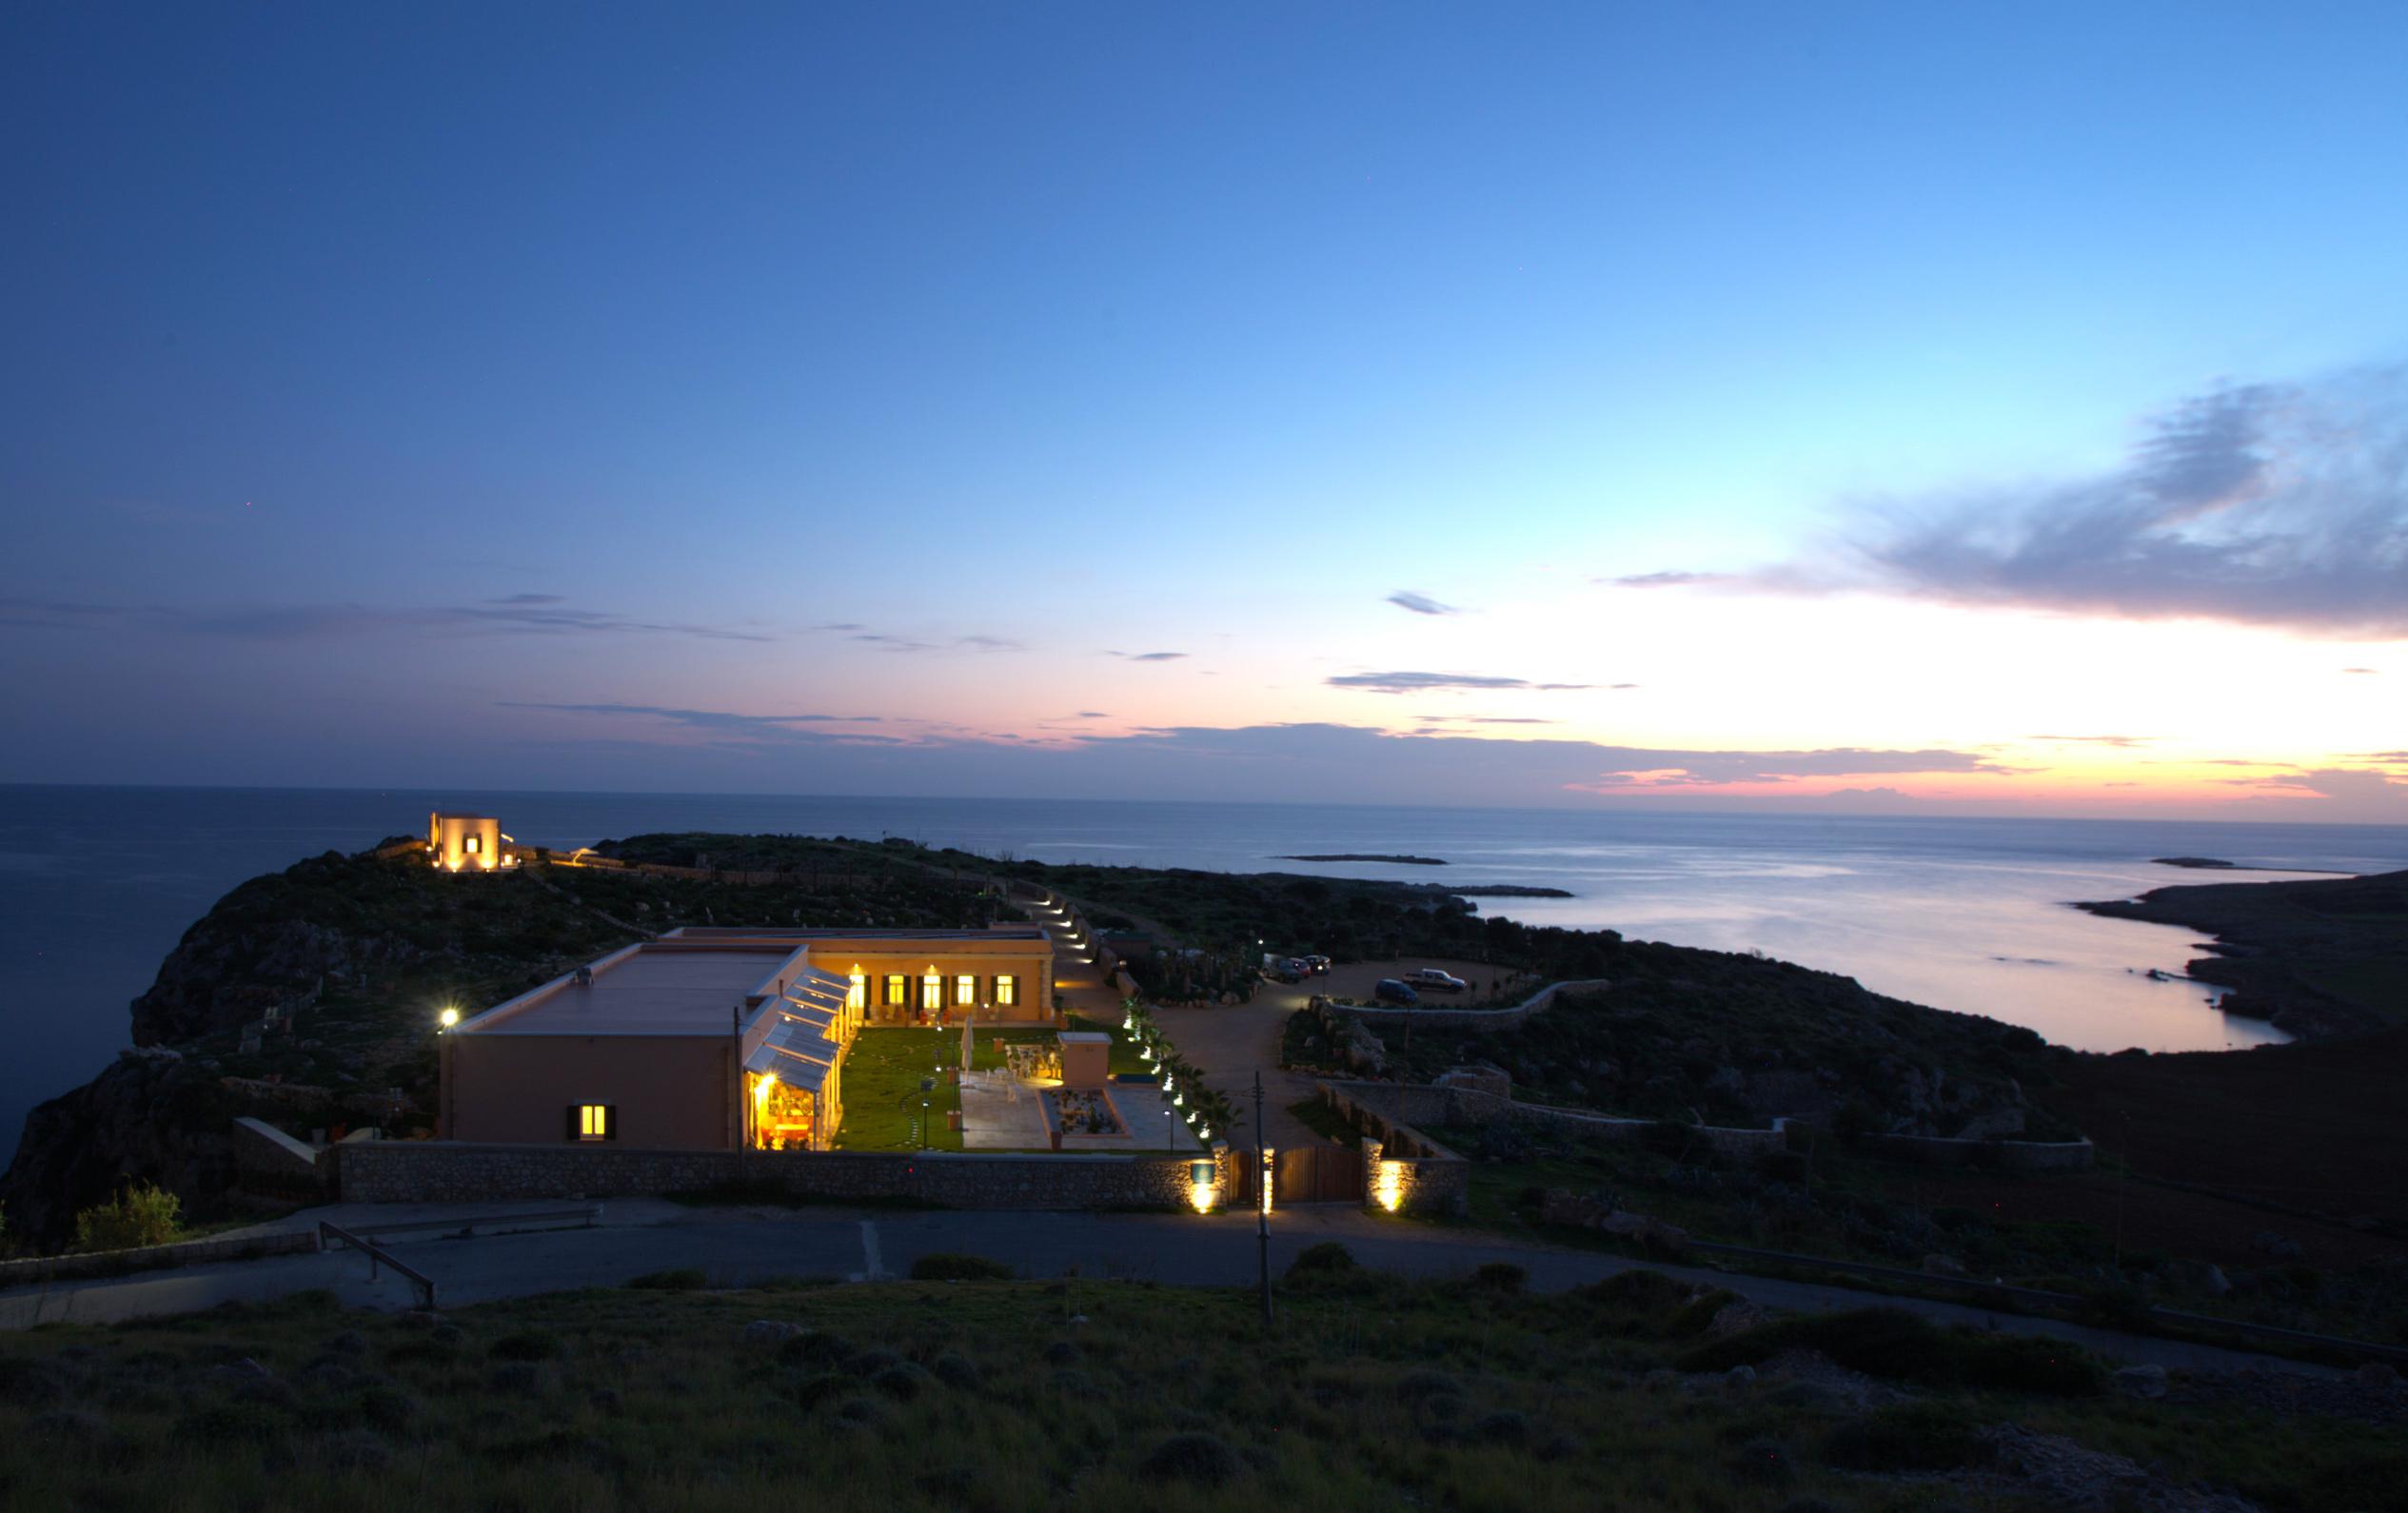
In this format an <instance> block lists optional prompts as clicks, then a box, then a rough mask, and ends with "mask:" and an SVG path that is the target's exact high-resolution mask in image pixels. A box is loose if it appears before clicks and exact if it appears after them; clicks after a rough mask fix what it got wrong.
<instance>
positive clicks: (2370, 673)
mask: <svg viewBox="0 0 2408 1513" xmlns="http://www.w3.org/2000/svg"><path fill="white" fill-rule="evenodd" d="M2341 671H2343V672H2345V673H2357V674H2359V675H2360V676H2361V677H2366V678H2373V677H2375V676H2376V674H2375V669H2373V668H2371V667H2344V668H2342V669H2341Z"/></svg>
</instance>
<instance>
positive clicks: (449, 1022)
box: [435, 1004, 460, 1030]
mask: <svg viewBox="0 0 2408 1513" xmlns="http://www.w3.org/2000/svg"><path fill="white" fill-rule="evenodd" d="M435 1023H437V1024H438V1025H441V1026H442V1027H443V1028H444V1029H445V1030H449V1029H450V1028H451V1027H452V1026H454V1025H456V1024H458V1023H460V1011H459V1010H457V1009H454V1008H452V1007H450V1006H449V1005H448V1004H446V1005H445V1006H444V1012H442V1013H439V1014H437V1015H436V1016H435Z"/></svg>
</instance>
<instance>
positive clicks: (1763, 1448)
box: [1730, 1435, 1796, 1486]
mask: <svg viewBox="0 0 2408 1513" xmlns="http://www.w3.org/2000/svg"><path fill="white" fill-rule="evenodd" d="M1730 1474H1731V1475H1732V1477H1733V1478H1735V1479H1737V1480H1739V1481H1742V1482H1746V1483H1748V1484H1751V1485H1754V1486H1787V1485H1788V1484H1789V1481H1790V1479H1791V1477H1792V1476H1794V1475H1795V1474H1796V1473H1795V1469H1794V1468H1793V1467H1792V1466H1791V1465H1790V1464H1789V1446H1787V1445H1786V1444H1782V1443H1781V1442H1780V1441H1779V1440H1776V1439H1774V1438H1772V1437H1771V1436H1769V1435H1765V1436H1760V1437H1758V1438H1756V1439H1752V1440H1749V1441H1748V1442H1747V1444H1743V1445H1741V1446H1740V1447H1739V1453H1738V1454H1737V1455H1735V1456H1733V1457H1731V1462H1730Z"/></svg>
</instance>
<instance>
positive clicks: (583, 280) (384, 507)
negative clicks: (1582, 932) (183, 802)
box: [0, 0, 2408, 820]
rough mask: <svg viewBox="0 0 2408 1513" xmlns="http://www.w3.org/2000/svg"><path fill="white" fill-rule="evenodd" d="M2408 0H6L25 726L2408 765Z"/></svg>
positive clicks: (173, 752)
mask: <svg viewBox="0 0 2408 1513" xmlns="http://www.w3.org/2000/svg"><path fill="white" fill-rule="evenodd" d="M2403 56H2408V8H2403V7H2401V6H2399V5H2398V4H2396V3H2391V0H2382V3H2374V4H2366V5H2343V4H2321V5H2319V4H2296V3H2289V4H2275V3H2267V4H2260V5H2227V4H2211V3H2205V0H2185V3H2179V4H2165V5H2147V4H2137V3H2136V4H2124V5H2117V6H2109V7H2100V6H2095V5H2048V4H2029V3H2027V4H2019V5H2014V6H2005V5H1996V6H1990V5H1980V6H1971V5H1968V6H1932V5H1928V4H1900V5H1851V4H1829V5H1813V6H1800V5H1796V4H1792V3H1783V4H1767V5H1761V6H1751V5H1701V6H1679V7H1675V6H1639V5H1604V4H1595V3H1585V4H1579V5H1570V6H1563V7H1543V6H1534V5H1507V6H1494V7H1486V6H1484V7H1471V8H1466V7H1461V6H1419V5H1410V4H1382V5H1376V6H1368V5H1367V6H1336V5H1310V4H1308V5H1282V6H1260V7H1255V6H1247V5H1228V6H1217V5H1216V6H1209V7H1172V6H1145V5H1139V6H1131V5H1127V4H1109V5H1095V6H1068V5H1030V6H999V5H985V4H979V5H961V6H938V5H915V6H907V7H906V6H889V7H875V8H874V7H869V6H849V5H825V6H812V7H798V6H779V7H767V6H763V7H748V6H740V5H734V4H725V5H713V6H708V7H681V8H672V7H667V6H652V7H644V6H613V7H601V8H591V7H578V6H571V5H566V4H534V3H523V4H514V5H508V6H502V7H490V6H488V7H461V8H447V7H443V6H433V5H428V6H405V7H373V8H372V7H365V6H347V7H294V6H266V5H246V6H224V5H207V4H198V3H196V4H191V5H178V6H159V7H143V8H132V7H120V6H110V5H98V4H95V5H79V6H71V7H70V6H49V7H31V6H19V7H13V8H10V10H9V11H8V13H7V16H6V17H5V19H0V133H4V134H5V135H4V136H0V140H5V142H6V143H7V144H8V150H7V151H6V152H5V153H0V207H5V209H4V210H0V300H5V302H6V312H5V313H6V325H5V332H6V335H5V337H0V527H4V528H5V536H4V537H0V546H5V550H4V551H0V698H6V700H7V704H8V706H9V709H10V719H9V721H8V728H9V732H10V734H9V737H8V738H7V739H6V740H5V741H0V781H29V782H144V783H255V784H296V783H306V784H329V785H340V786H378V785H387V784H390V785H404V786H411V787H429V786H443V785H450V784H458V785H463V786H467V785H473V786H477V787H483V788H493V787H523V788H602V789H652V790H696V791H743V792H764V793H775V792H798V793H837V794H841V793H864V794H962V795H1028V796H1111V797H1122V796H1160V797H1193V798H1247V799H1297V800H1333V801H1348V800H1359V801H1382V802H1402V803H1452V804H1493V805H1546V806H1558V807H1560V806H1579V807H1589V806H1595V807H1606V806H1613V805H1646V806H1651V807H1653V806H1663V805H1668V804H1679V805H1694V806H1701V807H1709V806H1710V807H1722V808H1735V807H1778V808H1782V809H1786V810H1793V811H1806V812H1812V811H1815V810H1818V809H1820V810H1827V811H1831V812H1851V813H1862V812H1868V811H1877V812H1899V813H1917V812H1949V813H1999V814H2015V813H2023V814H2034V815H2042V814H2052V815H2065V814H2099V815H2169V816H2171V815H2201V816H2212V817H2229V818H2250V817H2263V818H2269V819H2273V818H2280V819H2292V820H2299V819H2332V820H2374V819H2391V820H2408V716H2404V715H2403V712H2404V711H2408V279H2403V278H2402V277H2401V271H2402V270H2403V269H2408V167H2403V166H2408V89H2403V88H2401V87H2400V74H2399V60H2400V59H2401V58H2402V57H2403Z"/></svg>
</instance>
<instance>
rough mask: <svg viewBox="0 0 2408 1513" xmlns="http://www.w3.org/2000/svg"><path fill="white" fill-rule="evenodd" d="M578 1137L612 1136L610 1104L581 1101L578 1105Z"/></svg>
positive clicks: (599, 1138)
mask: <svg viewBox="0 0 2408 1513" xmlns="http://www.w3.org/2000/svg"><path fill="white" fill-rule="evenodd" d="M577 1138H578V1139H580V1140H607V1139H609V1138H610V1105H608V1104H606V1103H581V1104H579V1105H578V1106H577Z"/></svg>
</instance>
